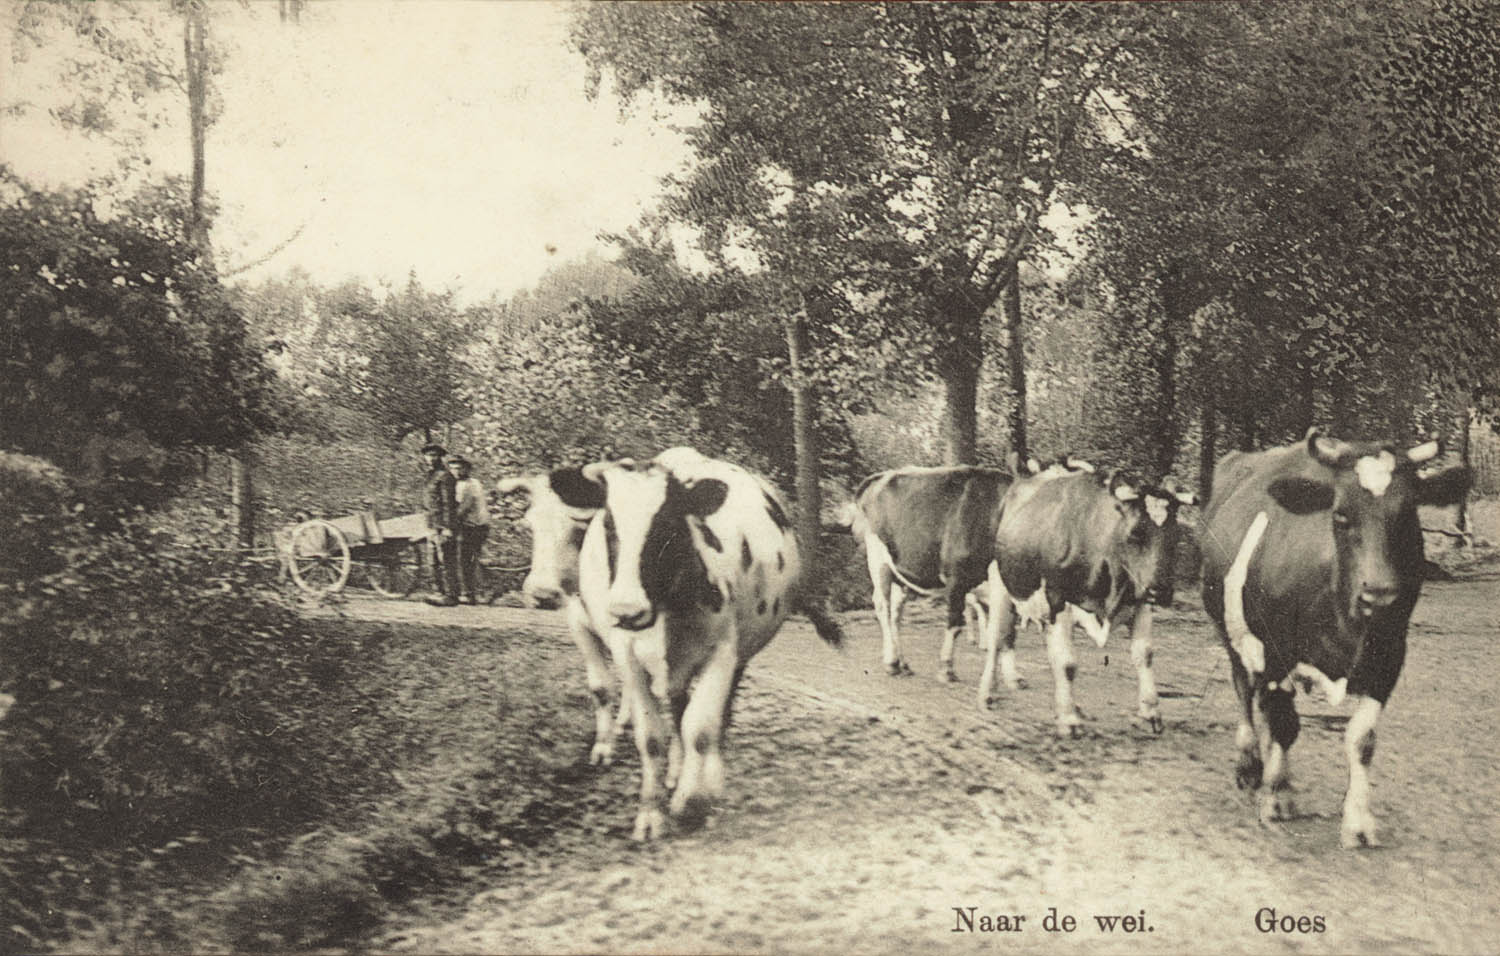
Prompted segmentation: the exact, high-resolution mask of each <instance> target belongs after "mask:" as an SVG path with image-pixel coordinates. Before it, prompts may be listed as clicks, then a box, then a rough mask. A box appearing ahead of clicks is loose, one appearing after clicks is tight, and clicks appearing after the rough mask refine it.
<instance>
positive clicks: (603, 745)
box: [567, 598, 629, 766]
mask: <svg viewBox="0 0 1500 956" xmlns="http://www.w3.org/2000/svg"><path fill="white" fill-rule="evenodd" d="M567 618H568V633H569V634H571V635H572V637H573V643H574V644H576V645H578V650H579V652H580V653H582V654H583V664H584V668H585V669H586V671H587V673H588V684H589V695H590V696H591V697H593V700H594V746H593V749H592V750H590V751H589V763H591V764H594V765H595V766H608V765H609V764H610V763H612V762H613V761H614V757H615V733H616V724H617V723H618V718H611V717H610V706H609V686H610V666H609V663H608V662H607V661H606V660H605V659H604V651H605V648H604V644H603V642H602V641H601V640H600V639H599V636H598V635H597V634H596V633H595V632H594V629H593V628H592V627H591V626H590V625H589V619H588V612H587V611H585V610H584V608H583V604H582V602H580V601H578V600H577V599H576V598H571V599H569V601H568V606H567ZM628 706H629V703H628V701H627V700H626V699H625V695H624V694H623V693H621V695H620V713H624V712H625V710H626V708H627V707H628Z"/></svg>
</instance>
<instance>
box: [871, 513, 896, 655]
mask: <svg viewBox="0 0 1500 956" xmlns="http://www.w3.org/2000/svg"><path fill="white" fill-rule="evenodd" d="M865 563H866V565H867V566H868V567H869V569H870V587H871V600H872V602H873V603H874V605H875V620H876V621H877V622H879V624H880V659H881V662H882V663H884V664H885V669H886V672H887V673H892V674H894V673H896V671H897V670H898V669H899V667H900V663H899V658H898V657H897V649H896V633H895V625H894V624H893V623H892V622H891V593H892V591H893V590H894V589H895V588H896V587H897V585H896V583H895V575H893V574H892V573H891V553H890V552H889V551H887V550H886V547H885V544H884V543H883V542H882V541H881V540H880V539H879V538H878V537H876V536H875V535H873V534H869V535H865Z"/></svg>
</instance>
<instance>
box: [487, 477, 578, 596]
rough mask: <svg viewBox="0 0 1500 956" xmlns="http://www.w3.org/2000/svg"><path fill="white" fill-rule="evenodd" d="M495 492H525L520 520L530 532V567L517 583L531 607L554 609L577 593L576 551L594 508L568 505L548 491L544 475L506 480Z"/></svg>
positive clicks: (547, 481)
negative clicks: (564, 599)
mask: <svg viewBox="0 0 1500 956" xmlns="http://www.w3.org/2000/svg"><path fill="white" fill-rule="evenodd" d="M496 490H497V491H498V492H499V493H500V494H502V495H505V494H511V493H513V492H516V491H524V492H526V494H527V498H528V501H527V505H526V512H525V514H523V515H522V516H521V521H522V523H524V524H525V525H526V526H527V527H528V528H529V529H530V530H531V566H530V568H529V569H528V570H527V572H526V579H525V580H524V581H522V582H521V593H522V594H523V595H524V596H525V597H526V600H527V602H528V603H529V604H531V606H532V607H538V608H547V609H550V608H555V607H557V606H558V605H559V604H560V603H561V601H562V600H563V598H564V597H565V596H566V595H569V594H572V593H574V592H575V591H576V590H577V587H578V549H579V548H580V547H581V546H582V544H583V532H584V530H585V529H586V528H587V527H588V523H589V521H590V520H592V518H593V517H594V515H595V513H596V512H597V510H598V509H595V508H574V507H571V506H569V505H568V504H567V503H566V502H564V501H563V500H562V498H560V497H558V495H557V493H556V492H555V491H553V490H552V485H551V482H550V480H549V476H548V475H545V474H543V475H527V476H524V477H519V478H507V479H505V480H504V481H502V482H500V483H499V484H498V485H497V486H496Z"/></svg>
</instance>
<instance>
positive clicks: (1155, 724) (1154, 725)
mask: <svg viewBox="0 0 1500 956" xmlns="http://www.w3.org/2000/svg"><path fill="white" fill-rule="evenodd" d="M1136 722H1137V723H1138V724H1140V725H1141V726H1142V727H1145V728H1146V729H1148V730H1150V731H1151V732H1152V733H1153V734H1155V735H1157V736H1158V737H1160V736H1161V733H1162V731H1164V730H1166V729H1167V725H1166V723H1165V722H1164V721H1163V720H1162V719H1161V717H1160V716H1159V715H1157V714H1152V715H1151V716H1149V717H1138V718H1136Z"/></svg>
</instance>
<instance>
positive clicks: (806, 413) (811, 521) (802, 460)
mask: <svg viewBox="0 0 1500 956" xmlns="http://www.w3.org/2000/svg"><path fill="white" fill-rule="evenodd" d="M811 349H812V345H811V342H810V340H809V338H808V334H807V313H806V311H798V312H797V313H796V314H794V315H793V316H792V317H791V319H790V320H789V321H788V322H787V325H786V351H787V362H788V364H789V365H790V366H791V373H792V376H791V389H792V443H793V445H794V447H795V450H796V456H797V507H796V509H795V512H796V522H797V539H798V541H799V542H800V545H801V549H802V554H803V568H804V571H803V577H804V580H805V581H806V588H807V591H808V592H809V593H814V594H816V593H819V591H820V588H819V579H820V578H821V576H822V567H823V563H822V561H820V560H819V544H820V542H819V535H820V533H821V532H820V529H821V527H822V521H821V515H822V511H823V488H822V464H821V461H820V456H819V449H818V432H817V419H818V404H817V396H815V395H814V394H813V389H812V384H811V383H810V382H809V380H808V377H807V369H806V362H807V355H808V353H809V352H810V351H811Z"/></svg>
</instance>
